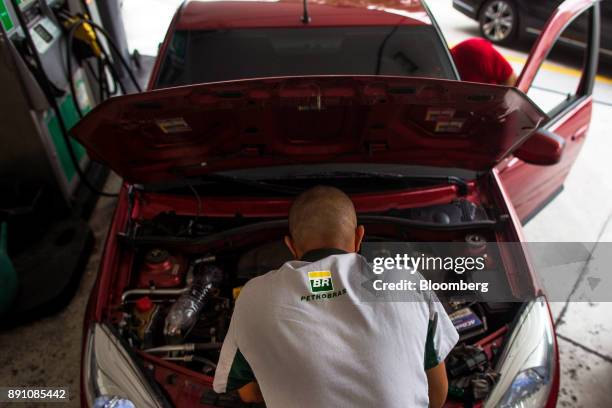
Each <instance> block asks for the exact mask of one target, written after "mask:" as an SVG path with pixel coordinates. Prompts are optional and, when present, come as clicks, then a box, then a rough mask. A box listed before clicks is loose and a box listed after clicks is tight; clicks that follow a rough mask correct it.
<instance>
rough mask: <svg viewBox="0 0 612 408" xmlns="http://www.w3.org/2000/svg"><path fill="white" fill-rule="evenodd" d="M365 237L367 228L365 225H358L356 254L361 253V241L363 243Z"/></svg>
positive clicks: (356, 230)
mask: <svg viewBox="0 0 612 408" xmlns="http://www.w3.org/2000/svg"><path fill="white" fill-rule="evenodd" d="M364 235H365V228H364V227H363V225H358V226H357V229H355V252H359V250H360V249H361V241H363V236H364Z"/></svg>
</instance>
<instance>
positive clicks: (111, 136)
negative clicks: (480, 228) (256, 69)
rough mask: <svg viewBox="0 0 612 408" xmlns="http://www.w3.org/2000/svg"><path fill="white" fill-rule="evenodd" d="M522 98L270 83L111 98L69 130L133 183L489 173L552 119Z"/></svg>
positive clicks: (442, 86) (382, 86)
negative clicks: (222, 174)
mask: <svg viewBox="0 0 612 408" xmlns="http://www.w3.org/2000/svg"><path fill="white" fill-rule="evenodd" d="M545 117H546V116H545V114H544V113H542V111H541V110H539V109H538V108H537V107H536V106H535V105H534V104H533V103H532V102H531V101H530V100H529V99H528V98H527V97H526V96H525V95H524V94H522V93H521V92H520V91H518V90H516V89H514V88H508V87H501V86H492V85H484V84H475V83H466V82H459V81H447V80H438V79H424V78H398V77H381V76H356V77H355V76H352V77H338V76H334V77H330V76H326V77H299V78H269V79H256V80H244V81H232V82H224V83H213V84H201V85H192V86H186V87H180V88H169V89H161V90H156V91H151V92H144V93H141V94H135V95H127V96H122V97H117V98H112V99H110V100H108V101H106V102H104V103H102V104H101V105H99V106H98V107H96V108H95V109H94V110H93V111H92V112H90V113H89V114H88V115H87V117H85V118H84V119H83V120H82V121H81V122H80V123H79V124H78V125H77V126H76V127H75V128H74V129H73V130H72V135H73V136H74V137H76V139H78V140H79V142H81V143H82V144H83V145H84V146H85V147H86V148H87V150H88V152H89V155H90V156H91V157H92V158H93V159H95V160H98V161H100V162H102V163H105V164H106V165H108V166H109V167H110V168H111V169H113V170H114V171H115V172H116V173H118V174H119V175H120V176H122V177H123V178H124V179H125V180H126V181H128V182H131V183H148V182H155V181H162V180H172V179H178V178H183V177H190V176H197V175H200V174H205V173H208V172H216V171H227V170H233V169H241V168H254V167H262V166H276V165H295V164H309V163H334V162H335V163H394V164H410V165H424V166H437V167H454V168H463V169H469V170H477V171H484V170H488V169H490V168H491V167H493V166H495V165H496V164H497V163H498V162H499V161H500V160H502V159H503V158H504V157H506V156H507V155H508V154H510V153H511V152H512V151H514V150H515V149H516V148H518V147H519V146H520V145H521V144H522V143H523V142H524V141H525V140H526V138H527V137H529V135H530V134H531V133H532V132H533V131H534V130H535V129H536V128H537V127H538V126H539V125H540V123H541V122H542V121H543V120H544V119H545Z"/></svg>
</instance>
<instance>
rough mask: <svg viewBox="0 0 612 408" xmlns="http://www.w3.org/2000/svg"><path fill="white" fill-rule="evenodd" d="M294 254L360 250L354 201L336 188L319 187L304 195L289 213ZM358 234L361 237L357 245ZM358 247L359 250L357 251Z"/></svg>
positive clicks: (294, 203) (296, 200)
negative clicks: (323, 250) (322, 250)
mask: <svg viewBox="0 0 612 408" xmlns="http://www.w3.org/2000/svg"><path fill="white" fill-rule="evenodd" d="M289 232H290V233H291V244H292V246H293V247H292V248H291V246H290V248H291V249H292V251H294V252H297V253H298V254H296V256H299V255H301V254H302V253H304V252H307V251H309V250H312V249H320V248H339V249H345V250H351V251H355V250H358V249H359V248H358V245H359V243H360V242H361V237H362V236H363V233H361V234H359V233H358V228H357V215H356V213H355V206H354V205H353V202H352V201H351V199H350V198H349V197H348V196H347V195H346V194H345V193H343V192H342V191H341V190H339V189H337V188H335V187H326V186H318V187H314V188H311V189H309V190H307V191H304V192H303V193H302V194H300V195H299V196H298V197H297V198H296V199H295V201H294V202H293V205H292V206H291V210H290V211H289ZM356 233H357V234H358V235H361V236H360V237H359V239H358V241H359V243H356ZM355 244H357V248H354V247H355Z"/></svg>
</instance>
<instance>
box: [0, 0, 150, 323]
mask: <svg viewBox="0 0 612 408" xmlns="http://www.w3.org/2000/svg"><path fill="white" fill-rule="evenodd" d="M89 3H90V4H91V7H94V10H90V9H89V7H88V9H87V10H86V9H85V8H84V7H83V5H85V4H86V2H82V3H78V2H75V1H70V2H68V1H66V0H0V28H1V29H0V90H1V92H2V95H1V96H0V138H1V139H2V148H1V149H0V226H1V225H2V223H6V224H8V248H9V253H10V254H11V261H12V264H13V270H14V271H15V273H16V275H17V280H18V281H19V285H18V289H17V291H18V293H9V294H3V293H0V296H5V297H7V298H8V297H12V298H15V299H16V300H15V301H14V302H13V305H12V309H11V308H9V309H8V311H6V312H5V314H4V315H3V317H2V318H0V322H10V321H12V320H15V319H13V317H16V316H19V317H20V319H21V318H28V317H29V316H35V315H37V314H39V312H40V311H43V310H44V311H49V310H51V309H50V308H49V307H48V305H49V304H53V305H60V304H62V302H63V301H62V299H63V300H64V301H67V300H68V299H69V297H70V296H71V294H72V292H73V290H74V289H75V288H76V284H77V283H78V278H79V277H80V271H81V270H82V268H83V266H84V260H85V259H87V256H88V254H89V249H90V246H91V243H92V240H91V235H92V234H91V231H90V229H89V226H88V224H87V222H86V220H85V218H86V213H87V210H86V209H87V208H93V204H94V203H95V198H96V197H97V196H98V195H99V194H100V193H101V194H104V195H113V194H112V193H110V194H109V193H107V192H102V191H101V188H102V185H103V183H104V181H105V179H106V175H107V170H106V169H105V168H104V167H102V166H100V165H98V164H96V163H94V162H92V161H91V160H90V159H89V158H88V157H87V154H86V152H85V149H84V148H83V147H82V146H81V145H80V144H78V143H77V142H76V141H75V140H72V139H70V138H69V137H68V131H69V130H70V128H71V127H72V126H74V125H75V124H76V123H77V122H78V121H79V120H80V118H81V117H82V116H83V115H85V114H87V112H89V111H90V110H91V109H93V108H94V106H95V105H96V104H97V103H99V102H100V101H101V100H103V99H105V98H107V97H109V96H112V95H113V94H120V93H125V92H126V86H125V84H124V82H122V81H121V79H119V80H118V75H117V72H116V66H117V64H118V63H120V64H122V65H124V66H125V69H126V72H129V74H130V78H131V80H132V81H133V83H134V85H133V87H134V88H135V89H138V90H139V86H138V83H137V81H136V79H135V77H134V75H133V73H132V71H131V67H130V66H129V64H128V62H126V61H125V60H120V61H116V60H113V57H112V56H111V55H110V54H111V51H110V50H112V49H113V48H116V45H115V44H114V42H113V39H112V38H111V37H110V36H109V34H108V33H107V32H106V30H104V28H103V27H102V25H101V20H99V17H98V18H96V15H97V13H98V11H97V9H95V2H89ZM89 12H93V14H95V15H94V16H93V17H92V16H91V14H89ZM123 81H125V79H124V80H123ZM84 215H85V216H84ZM4 228H6V227H4ZM5 241H6V239H5ZM5 259H6V257H5ZM1 274H2V271H0V275H1ZM5 303H6V302H5ZM0 304H2V299H0ZM5 309H6V308H5ZM0 314H2V310H0Z"/></svg>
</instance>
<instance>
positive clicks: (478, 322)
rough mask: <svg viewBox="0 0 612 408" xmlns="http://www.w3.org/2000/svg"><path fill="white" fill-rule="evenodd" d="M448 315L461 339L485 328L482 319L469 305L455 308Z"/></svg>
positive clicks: (478, 332)
mask: <svg viewBox="0 0 612 408" xmlns="http://www.w3.org/2000/svg"><path fill="white" fill-rule="evenodd" d="M449 317H450V319H451V322H452V323H453V326H455V329H456V330H457V332H458V333H459V335H460V336H461V339H466V338H470V337H472V336H475V335H477V334H480V333H482V332H483V331H484V329H485V327H484V322H483V321H482V319H481V318H480V317H479V316H478V315H477V314H476V313H475V312H474V311H473V310H472V308H471V307H469V306H467V307H463V308H461V309H458V310H455V311H454V312H452V313H451V314H450V315H449Z"/></svg>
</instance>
